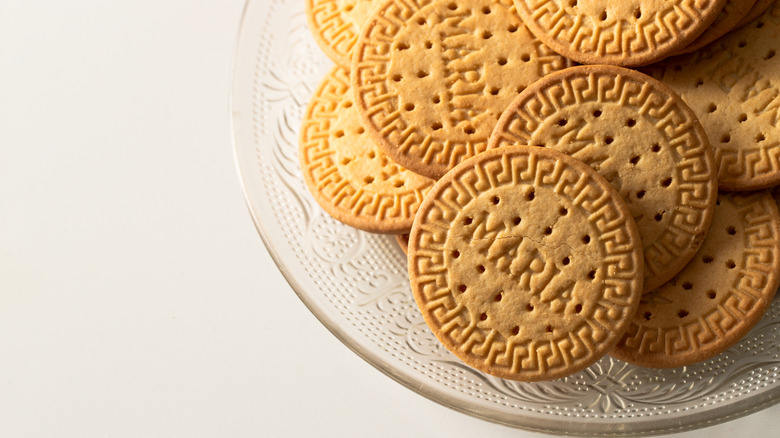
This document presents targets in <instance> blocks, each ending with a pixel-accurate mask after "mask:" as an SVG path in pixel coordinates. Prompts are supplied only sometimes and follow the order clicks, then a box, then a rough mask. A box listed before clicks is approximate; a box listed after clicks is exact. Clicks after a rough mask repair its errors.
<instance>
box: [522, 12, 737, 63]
mask: <svg viewBox="0 0 780 438" xmlns="http://www.w3.org/2000/svg"><path fill="white" fill-rule="evenodd" d="M514 2H515V6H516V7H517V12H518V13H519V14H520V16H521V18H522V19H523V21H524V22H525V24H526V25H527V26H528V28H529V29H530V30H531V32H532V33H533V34H534V35H536V36H537V37H538V38H539V39H540V40H542V41H543V42H544V43H545V44H546V45H547V46H549V47H550V48H551V49H553V50H555V51H556V52H558V53H560V54H561V55H563V56H566V57H568V58H570V59H573V60H574V61H577V62H580V63H583V64H613V65H620V66H623V67H634V66H640V65H646V64H650V63H652V62H655V61H658V60H660V59H663V58H665V57H667V56H669V55H670V54H672V53H674V52H675V51H677V50H679V49H681V48H683V47H685V46H687V45H688V44H690V43H691V42H693V41H694V40H695V39H696V38H697V37H698V36H699V35H700V34H701V33H702V32H704V31H705V29H707V27H708V26H709V25H710V24H711V23H712V22H713V21H714V20H715V17H717V16H718V13H719V12H720V11H721V9H723V6H724V5H725V4H726V0H703V1H698V0H669V1H653V0H625V1H623V0H621V1H619V2H617V1H612V0H580V1H578V0H514Z"/></svg>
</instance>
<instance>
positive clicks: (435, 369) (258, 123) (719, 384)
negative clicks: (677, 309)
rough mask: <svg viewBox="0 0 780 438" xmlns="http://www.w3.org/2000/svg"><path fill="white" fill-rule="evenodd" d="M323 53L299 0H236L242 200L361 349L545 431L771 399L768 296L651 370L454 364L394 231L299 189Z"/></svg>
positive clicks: (301, 290) (400, 372) (715, 418)
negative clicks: (350, 221) (735, 337)
mask: <svg viewBox="0 0 780 438" xmlns="http://www.w3.org/2000/svg"><path fill="white" fill-rule="evenodd" d="M331 67H332V63H331V62H330V60H328V58H326V57H325V55H324V54H322V52H321V51H320V50H319V48H318V47H317V45H316V43H315V42H314V40H313V38H312V36H311V34H310V32H309V30H308V28H307V24H306V15H305V13H304V2H302V1H300V0H249V1H248V3H247V4H246V6H245V10H244V15H243V19H242V23H241V28H240V31H239V40H238V47H237V51H236V57H235V65H234V77H233V88H232V96H231V111H232V124H233V138H234V146H235V154H236V161H237V166H238V169H239V172H240V174H241V178H242V182H243V187H244V193H245V195H246V201H247V204H248V206H249V210H250V212H251V214H252V218H253V219H254V222H255V224H256V226H257V229H258V231H259V233H260V236H261V237H262V239H263V241H264V242H265V244H266V246H267V247H268V251H269V252H270V254H271V256H272V257H273V259H274V260H275V261H276V264H277V265H278V266H279V269H280V270H281V272H282V274H284V276H285V277H286V279H287V280H288V281H289V283H290V285H291V286H292V288H293V290H295V292H296V293H297V294H298V296H299V297H300V299H301V300H302V301H303V302H304V303H305V304H306V306H307V307H308V308H309V309H310V310H311V312H312V313H313V314H314V315H315V316H316V317H317V318H318V319H319V320H320V321H321V322H322V323H323V324H324V325H325V326H326V327H327V328H328V329H329V330H330V331H331V332H332V333H333V334H334V335H335V336H336V337H337V338H338V339H339V340H341V341H342V342H343V343H344V344H345V345H347V346H348V347H349V348H350V349H352V350H353V351H354V352H355V353H356V354H358V355H359V356H360V357H362V358H363V359H365V360H366V361H368V362H369V363H371V364H372V365H373V366H375V367H376V368H378V369H379V370H381V371H382V372H383V373H385V374H386V375H388V376H390V377H391V378H393V379H395V380H396V381H397V382H399V383H401V384H403V385H404V386H406V387H408V388H409V389H411V390H412V391H416V392H418V393H419V394H421V395H423V396H425V397H428V398H430V399H431V400H434V401H436V402H438V403H441V404H442V405H445V406H448V407H451V408H453V409H456V410H459V411H462V412H465V413H467V414H470V415H473V416H475V417H479V418H483V419H486V420H490V421H494V422H497V423H501V424H505V425H509V426H514V427H519V428H524V429H529V430H535V431H540V432H548V433H560V434H566V433H571V432H573V431H576V432H577V433H578V434H586V435H597V436H609V435H625V434H627V433H629V431H630V433H632V434H658V433H668V432H677V431H683V430H690V429H695V428H698V427H704V426H710V425H713V424H717V423H720V422H724V421H728V420H731V419H734V418H737V417H740V416H743V415H747V414H749V413H751V412H754V411H757V410H759V409H762V408H765V407H767V406H770V405H772V404H774V403H777V401H778V400H780V373H779V372H778V369H779V368H780V302H779V300H775V302H774V303H773V305H772V306H771V308H770V309H769V311H768V313H767V315H766V316H765V317H764V319H763V320H762V321H761V322H760V323H759V324H758V326H757V327H755V328H754V330H753V331H751V332H750V334H748V336H746V337H745V338H744V339H743V340H742V341H741V342H740V343H738V344H737V345H735V346H734V347H733V348H731V349H729V350H728V351H727V352H725V353H723V354H721V355H720V356H718V357H716V358H713V359H711V360H708V361H706V362H702V363H700V364H697V365H694V366H689V367H682V368H676V369H668V370H655V369H648V368H642V367H637V366H634V365H630V364H627V363H624V362H621V361H618V360H616V359H612V358H610V357H605V358H603V359H601V360H600V361H598V362H597V363H595V364H594V365H592V366H591V367H589V368H587V369H586V370H584V371H582V372H579V373H577V374H575V375H572V376H569V377H567V378H564V379H561V380H556V381H551V382H539V383H520V382H513V381H507V380H502V379H499V378H495V377H492V376H489V375H486V374H483V373H481V372H478V371H475V370H473V369H471V368H469V367H467V366H465V365H464V364H462V363H461V362H460V361H459V360H458V359H456V358H455V356H454V355H452V354H451V353H449V352H448V351H447V350H446V349H444V348H443V347H442V346H441V345H440V344H439V342H438V341H437V340H436V338H435V337H434V336H433V334H432V333H431V332H430V331H429V329H428V327H427V326H426V325H425V322H424V321H423V319H422V316H421V315H420V313H419V311H418V310H417V306H416V305H415V302H414V299H413V297H412V294H411V290H410V287H409V280H408V277H407V274H406V258H405V256H404V255H403V253H402V252H401V250H400V248H399V247H398V246H397V244H396V242H395V239H394V238H393V237H392V236H382V235H375V234H370V233H365V232H361V231H357V230H355V229H352V228H350V227H347V226H346V225H342V224H341V223H339V222H336V221H334V220H333V219H331V218H330V217H329V216H328V215H327V214H325V213H324V212H323V211H322V210H321V209H320V208H319V206H318V205H317V204H316V202H315V201H314V199H313V198H312V197H311V196H310V195H309V193H308V191H307V190H306V187H305V185H304V182H303V177H302V174H301V172H300V170H299V168H298V158H297V157H298V130H299V127H300V123H301V117H302V114H303V111H304V109H305V107H306V104H307V102H308V100H309V97H310V96H311V94H312V93H313V91H314V88H315V87H316V86H317V84H318V83H319V81H320V80H321V78H322V77H323V76H324V75H325V73H326V72H327V71H328V70H329V69H330V68H331Z"/></svg>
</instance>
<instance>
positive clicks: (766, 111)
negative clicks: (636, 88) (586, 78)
mask: <svg viewBox="0 0 780 438" xmlns="http://www.w3.org/2000/svg"><path fill="white" fill-rule="evenodd" d="M778 52H780V2H778V3H775V4H774V5H773V6H772V7H770V8H769V9H768V10H767V11H766V12H765V13H764V14H763V15H762V16H761V17H759V18H758V19H757V20H755V21H754V22H752V23H751V24H750V25H749V26H745V27H743V28H741V29H738V30H735V31H733V32H731V33H729V34H727V35H726V36H724V37H723V38H721V39H719V40H717V41H716V42H714V43H712V44H710V45H709V46H707V47H704V48H703V49H700V50H698V51H696V52H693V53H691V54H690V55H689V56H686V57H682V56H680V57H676V58H671V59H669V60H667V61H663V62H661V63H659V64H656V65H654V66H652V67H649V68H647V69H646V70H645V71H646V72H647V73H648V74H651V75H653V76H654V77H656V78H657V79H660V80H661V81H662V82H663V83H665V84H666V85H668V86H669V87H670V88H672V89H673V90H674V91H676V92H677V93H679V94H680V96H682V99H683V100H684V101H685V103H687V104H688V105H689V106H690V107H691V109H693V111H694V112H695V113H696V115H697V116H698V117H699V120H700V121H701V124H702V126H704V129H705V131H707V136H708V137H709V139H710V144H711V145H712V147H713V151H714V153H715V159H716V162H717V165H718V185H719V188H720V190H727V191H735V190H757V189H762V188H767V187H771V186H774V185H778V184H780V127H779V126H778V123H779V122H780V93H778V90H779V89H780V56H779V53H778Z"/></svg>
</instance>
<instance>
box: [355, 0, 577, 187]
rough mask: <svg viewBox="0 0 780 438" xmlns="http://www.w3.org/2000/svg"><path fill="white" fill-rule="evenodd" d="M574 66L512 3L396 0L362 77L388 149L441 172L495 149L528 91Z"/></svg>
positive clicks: (378, 29)
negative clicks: (499, 125)
mask: <svg viewBox="0 0 780 438" xmlns="http://www.w3.org/2000/svg"><path fill="white" fill-rule="evenodd" d="M426 5H427V6H426ZM570 64H571V62H570V61H569V60H567V59H565V58H563V57H561V56H559V55H557V54H556V53H555V52H553V51H552V50H550V49H548V48H547V47H545V46H544V45H543V44H542V43H541V42H540V41H539V40H538V39H536V38H535V37H534V36H533V35H532V34H531V33H530V32H528V30H527V29H526V28H525V26H524V25H523V23H522V21H521V20H520V18H519V17H518V16H517V14H516V13H515V12H514V8H513V7H512V6H511V2H510V1H509V0H500V1H499V0H462V1H457V2H456V1H454V0H452V1H437V2H433V3H431V2H429V1H422V0H419V1H415V0H408V1H406V0H391V1H388V2H386V3H384V4H383V5H382V6H381V7H380V8H379V9H378V10H377V11H376V12H375V15H374V16H373V17H372V18H371V19H370V20H369V21H368V22H367V23H366V25H365V26H364V27H363V30H362V31H361V35H360V37H359V39H358V43H357V46H356V47H355V52H354V55H353V58H352V84H353V87H354V90H355V99H356V104H357V107H358V109H359V111H360V114H361V116H362V118H363V125H364V126H365V127H366V130H367V131H368V132H369V133H370V134H371V135H372V137H373V138H374V139H375V141H376V142H377V144H378V145H379V146H380V148H382V150H383V151H385V153H387V154H388V155H389V156H390V157H392V159H393V160H395V161H396V162H398V163H399V164H401V165H402V166H404V167H405V168H407V169H409V170H412V171H414V172H417V173H419V174H421V175H425V176H427V177H430V178H434V179H436V178H439V177H441V176H442V175H444V173H445V172H446V171H447V170H449V169H450V168H452V167H453V166H455V165H456V164H458V163H459V162H460V161H462V160H464V159H466V158H468V157H471V156H473V155H475V154H477V153H479V152H482V151H484V150H485V148H486V146H487V139H488V136H489V135H490V132H491V130H492V129H493V125H494V124H495V122H496V120H498V116H499V115H500V114H501V112H502V111H503V110H504V108H506V106H507V105H509V103H510V102H511V101H512V100H513V99H514V97H515V96H516V95H517V93H518V92H519V91H522V90H523V89H524V88H525V87H526V86H528V85H530V84H531V83H532V82H534V81H535V80H537V79H539V78H540V77H542V76H544V75H545V74H548V73H550V72H553V71H556V70H560V69H562V68H565V67H567V66H569V65H570Z"/></svg>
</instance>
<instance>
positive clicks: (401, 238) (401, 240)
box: [395, 233, 409, 254]
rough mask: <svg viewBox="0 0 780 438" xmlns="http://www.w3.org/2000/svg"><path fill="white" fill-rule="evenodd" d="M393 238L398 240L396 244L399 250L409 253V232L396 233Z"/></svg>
mask: <svg viewBox="0 0 780 438" xmlns="http://www.w3.org/2000/svg"><path fill="white" fill-rule="evenodd" d="M395 240H396V242H398V246H400V247H401V251H403V252H404V254H409V233H404V234H396V235H395Z"/></svg>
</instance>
